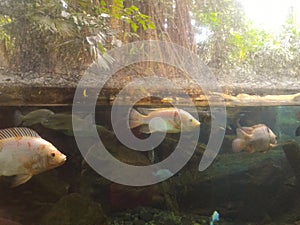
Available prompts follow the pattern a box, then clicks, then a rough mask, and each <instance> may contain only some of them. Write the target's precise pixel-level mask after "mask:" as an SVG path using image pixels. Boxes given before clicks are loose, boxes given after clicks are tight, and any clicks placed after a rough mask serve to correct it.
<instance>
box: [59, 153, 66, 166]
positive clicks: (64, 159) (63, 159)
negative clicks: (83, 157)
mask: <svg viewBox="0 0 300 225" xmlns="http://www.w3.org/2000/svg"><path fill="white" fill-rule="evenodd" d="M66 161H67V156H65V155H64V156H63V157H62V159H61V161H60V163H59V165H62V164H64V163H65V162H66Z"/></svg>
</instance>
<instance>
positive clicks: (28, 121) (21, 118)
mask: <svg viewBox="0 0 300 225" xmlns="http://www.w3.org/2000/svg"><path fill="white" fill-rule="evenodd" d="M53 114H54V112H52V111H51V110H49V109H38V110H34V111H32V112H29V113H27V114H26V115H23V114H22V113H21V112H20V111H19V110H16V111H15V115H14V124H15V126H19V125H23V126H33V125H35V124H39V123H41V122H42V121H43V120H44V119H46V118H47V117H48V116H50V115H53Z"/></svg>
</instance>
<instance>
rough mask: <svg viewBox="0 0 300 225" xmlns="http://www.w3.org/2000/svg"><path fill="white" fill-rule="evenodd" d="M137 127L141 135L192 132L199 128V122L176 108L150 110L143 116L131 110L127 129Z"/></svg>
mask: <svg viewBox="0 0 300 225" xmlns="http://www.w3.org/2000/svg"><path fill="white" fill-rule="evenodd" d="M144 110H145V109H144ZM146 111H147V110H146ZM139 126H140V131H141V132H142V133H153V132H166V133H179V132H188V131H192V130H193V129H195V128H197V127H199V126H200V122H199V121H198V120H196V119H195V118H194V117H193V116H192V115H191V114H190V113H188V112H186V111H184V110H182V109H177V108H163V109H155V110H151V109H150V110H148V112H146V114H145V115H144V114H141V113H139V112H138V111H137V110H135V109H132V110H131V112H130V115H129V127H130V128H131V129H132V128H135V127H139Z"/></svg>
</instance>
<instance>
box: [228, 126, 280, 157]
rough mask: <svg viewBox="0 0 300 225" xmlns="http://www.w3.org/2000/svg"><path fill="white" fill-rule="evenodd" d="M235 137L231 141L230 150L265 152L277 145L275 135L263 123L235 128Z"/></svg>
mask: <svg viewBox="0 0 300 225" xmlns="http://www.w3.org/2000/svg"><path fill="white" fill-rule="evenodd" d="M236 133H237V138H236V139H234V140H233V142H232V150H233V151H234V152H240V151H242V150H246V151H247V152H250V153H253V152H266V151H268V150H270V149H271V148H275V147H277V146H279V145H277V140H276V135H275V134H274V133H273V132H272V130H271V129H270V128H268V127H267V126H266V125H265V124H257V125H254V126H252V127H240V128H237V129H236Z"/></svg>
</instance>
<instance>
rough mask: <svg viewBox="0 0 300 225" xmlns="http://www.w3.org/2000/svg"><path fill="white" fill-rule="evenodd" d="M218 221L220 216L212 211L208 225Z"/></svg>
mask: <svg viewBox="0 0 300 225" xmlns="http://www.w3.org/2000/svg"><path fill="white" fill-rule="evenodd" d="M219 220H220V214H219V213H218V212H217V211H214V212H213V214H212V215H211V219H210V222H209V225H214V223H215V222H217V221H219Z"/></svg>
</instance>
